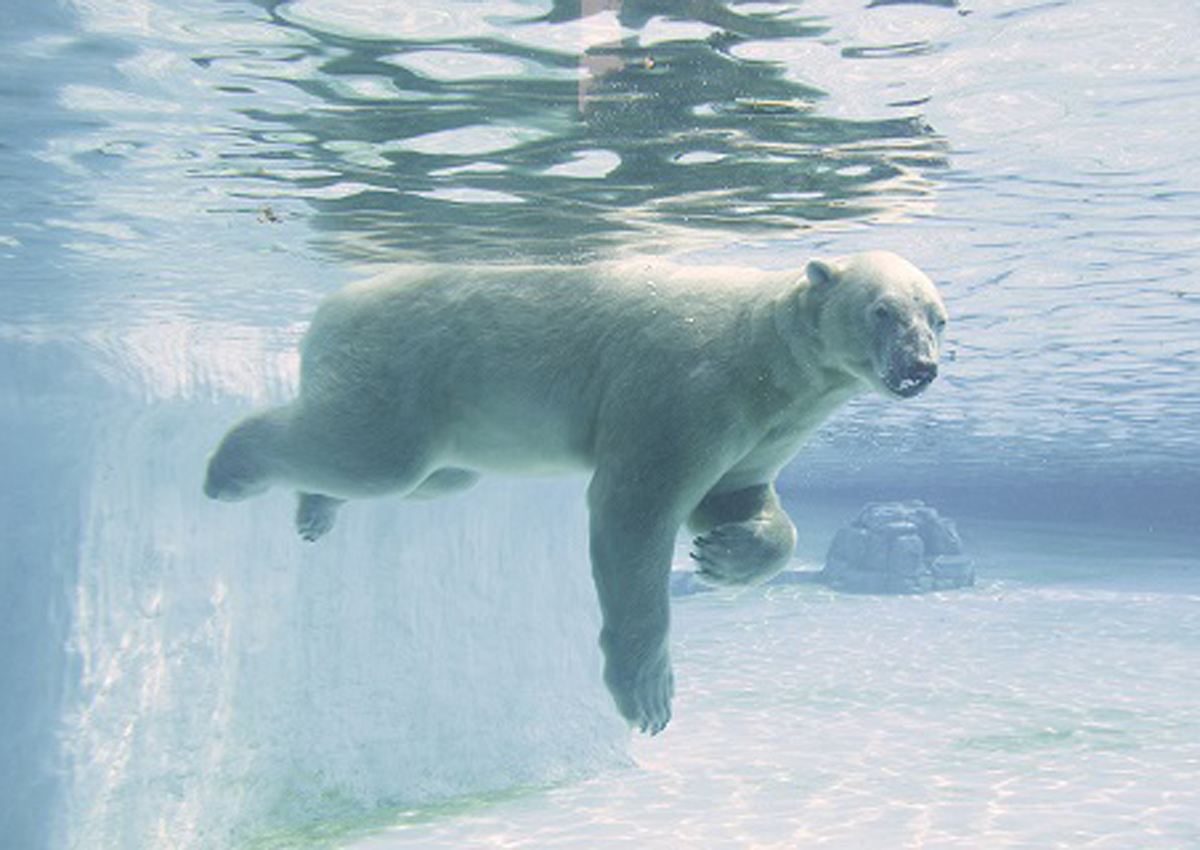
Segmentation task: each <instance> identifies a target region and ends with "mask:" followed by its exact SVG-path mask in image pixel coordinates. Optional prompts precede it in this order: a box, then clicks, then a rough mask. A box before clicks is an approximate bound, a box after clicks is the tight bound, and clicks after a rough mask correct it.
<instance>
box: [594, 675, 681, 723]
mask: <svg viewBox="0 0 1200 850" xmlns="http://www.w3.org/2000/svg"><path fill="white" fill-rule="evenodd" d="M604 679H605V682H606V683H607V684H608V690H609V692H611V693H612V695H613V699H614V700H615V701H616V703H617V710H618V711H620V712H621V716H622V717H624V718H625V719H626V720H628V721H629V723H630V724H631V725H632V726H634V727H635V728H636V729H637V730H638V731H639V732H643V733H646V734H649V735H657V734H658V733H659V732H661V731H662V730H663V729H665V728H666V727H667V724H668V723H669V722H671V698H672V697H673V696H674V695H675V677H674V675H673V674H672V672H671V662H670V661H669V660H667V659H663V660H661V661H654V662H651V663H648V664H646V665H644V666H643V667H642V668H641V669H639V670H636V671H631V672H630V673H623V672H621V671H619V670H614V669H613V665H612V664H609V665H608V668H607V669H606V670H605V676H604Z"/></svg>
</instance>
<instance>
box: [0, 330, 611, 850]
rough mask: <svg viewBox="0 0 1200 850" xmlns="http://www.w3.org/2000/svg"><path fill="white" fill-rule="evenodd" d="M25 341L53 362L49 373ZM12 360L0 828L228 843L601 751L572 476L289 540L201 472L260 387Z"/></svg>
mask: <svg viewBox="0 0 1200 850" xmlns="http://www.w3.org/2000/svg"><path fill="white" fill-rule="evenodd" d="M150 351H151V352H152V351H153V347H151V348H150ZM144 352H145V347H144V346H143V353H144ZM77 353H78V352H76V354H77ZM94 354H95V352H90V353H89V354H88V357H87V358H82V357H75V356H66V357H65V360H64V361H63V362H64V363H65V362H73V363H76V364H78V363H80V362H83V361H85V360H87V359H100V360H102V359H103V358H102V357H101V358H96V357H94V356H93V355H94ZM35 359H37V360H39V361H41V362H42V367H41V368H42V369H43V371H44V372H45V373H46V377H47V379H48V380H49V379H51V378H53V377H54V376H55V375H57V379H55V380H50V383H51V384H52V385H53V384H57V385H60V386H61V385H62V383H63V380H62V378H63V376H64V375H67V374H69V373H70V372H71V370H70V369H67V368H65V367H64V366H63V365H62V364H60V363H59V362H58V360H57V359H56V358H54V357H49V358H47V357H46V356H39V358H35ZM185 359H186V358H185ZM17 361H19V362H16V363H15V364H13V365H14V367H15V368H14V371H13V372H10V374H18V375H19V374H24V375H26V376H27V377H28V378H29V380H30V386H29V388H28V389H29V392H28V393H27V394H26V396H25V397H23V398H22V399H14V397H13V395H14V392H15V390H14V388H13V387H12V386H6V387H5V389H6V398H5V399H4V401H5V403H6V404H7V405H8V406H9V408H10V409H12V408H15V407H17V406H19V407H21V409H22V410H23V411H29V410H37V411H40V412H39V414H38V416H37V417H32V418H31V417H28V416H27V417H26V418H27V419H28V425H27V427H26V428H25V429H24V431H23V432H21V433H15V432H9V433H7V434H6V438H5V440H4V442H3V443H2V444H0V448H2V449H3V452H4V462H5V465H4V471H5V474H6V477H7V478H8V479H9V481H10V482H13V481H15V482H16V484H17V486H16V487H15V488H14V487H12V486H6V488H5V489H4V494H5V495H4V498H5V502H4V505H5V508H6V509H7V511H8V515H9V516H10V517H22V518H25V519H26V520H27V522H26V523H25V524H22V525H19V526H14V525H13V524H10V527H9V528H8V529H7V530H6V532H5V534H6V541H7V544H8V545H7V547H6V549H7V551H6V553H5V555H4V562H3V563H4V569H3V582H4V584H3V587H4V597H3V598H4V604H5V609H6V615H7V616H6V617H4V618H2V620H0V623H2V625H0V628H3V630H4V631H3V634H2V635H0V637H3V638H5V640H6V643H7V645H8V647H9V649H10V651H9V653H8V656H11V657H8V656H6V657H5V659H4V668H3V669H4V670H5V677H6V679H8V680H9V681H7V682H6V684H7V685H10V686H11V687H6V688H4V689H0V711H2V712H3V715H0V721H3V723H4V726H3V730H4V731H3V733H2V741H3V747H4V755H5V756H6V758H5V759H4V760H3V762H4V764H5V765H6V769H5V772H4V774H0V781H2V782H3V786H2V791H3V793H4V795H5V798H6V801H5V807H6V809H7V808H9V806H10V805H11V804H15V806H16V807H20V808H19V809H18V810H16V811H14V810H10V811H9V813H8V814H7V815H6V820H10V821H11V824H6V826H9V825H12V826H13V827H14V828H15V829H16V828H19V829H20V830H22V831H20V832H17V833H15V834H17V835H19V836H22V839H23V840H22V843H21V844H20V845H19V846H47V845H53V846H59V845H60V844H62V845H65V846H70V847H80V848H82V847H89V848H90V847H139V848H154V847H164V848H166V847H169V848H187V847H226V846H231V845H234V844H240V843H243V842H246V841H253V840H255V839H258V838H262V837H264V836H271V835H278V834H289V833H292V832H294V831H296V830H301V831H302V830H303V829H304V827H305V826H306V825H311V824H313V823H315V822H321V821H329V820H334V821H337V820H342V819H348V818H353V817H361V816H362V815H363V813H367V812H372V811H376V812H378V811H380V810H386V809H387V808H388V807H392V806H397V807H400V806H410V805H413V804H419V803H421V802H424V801H430V800H435V799H441V798H447V797H455V796H460V795H467V794H474V793H479V792H486V791H492V790H498V789H502V788H507V787H511V786H514V785H519V784H525V783H539V782H546V781H553V780H556V779H562V778H564V777H568V776H578V775H581V774H584V773H588V772H591V771H594V770H596V769H599V768H603V767H606V766H610V765H613V764H617V763H621V762H622V761H623V760H624V755H623V751H624V743H625V740H626V737H627V733H626V732H625V731H624V729H623V725H622V724H621V723H620V721H619V720H618V719H617V716H616V713H615V710H614V709H613V708H612V706H611V702H610V700H609V697H608V696H607V694H606V693H605V692H604V690H603V687H602V685H601V677H600V670H601V660H600V657H599V651H598V649H597V647H596V634H597V630H598V618H599V613H598V607H597V604H596V602H595V598H594V594H593V591H592V589H591V586H590V574H589V569H588V565H587V554H586V553H587V545H586V515H585V512H584V504H583V488H584V482H583V481H582V480H572V479H550V480H541V481H511V480H510V481H500V480H493V481H488V482H485V483H484V484H482V485H481V486H480V487H479V488H477V489H476V490H475V491H472V492H469V493H466V494H463V495H461V496H457V497H451V498H447V499H444V500H440V501H434V502H404V501H400V500H379V501H376V502H362V503H354V504H351V505H349V506H347V507H346V508H345V509H344V510H343V512H342V515H341V517H340V521H339V526H338V528H337V529H335V530H334V532H332V533H331V534H330V535H329V536H328V537H327V538H325V539H323V540H322V541H321V542H320V543H318V544H315V545H313V544H305V543H303V542H302V541H301V540H300V539H299V538H298V537H297V536H296V535H295V533H294V532H293V530H292V528H291V515H292V510H293V502H292V497H291V495H290V494H287V493H282V492H280V493H272V494H269V495H268V496H266V497H264V498H261V499H259V500H255V501H251V502H247V503H243V504H238V505H229V504H223V503H216V502H210V501H208V500H206V499H205V498H204V497H203V495H202V493H201V492H200V482H201V480H202V472H203V468H204V463H205V460H206V456H207V454H208V452H209V451H210V450H211V448H212V446H213V445H214V444H215V442H216V441H217V440H218V439H219V437H220V436H221V434H222V433H223V431H224V429H225V428H226V427H228V425H230V424H231V423H232V422H234V421H236V419H237V418H238V417H239V416H241V415H243V414H244V413H245V412H247V411H248V410H249V409H250V407H251V406H253V404H256V403H261V400H260V401H257V402H254V401H251V400H249V399H247V398H233V397H230V396H229V395H227V394H224V393H223V392H215V393H214V392H211V391H210V392H204V391H202V390H201V389H199V388H198V386H197V385H195V384H191V385H189V384H184V385H182V386H175V387H174V388H173V390H172V391H171V392H160V391H162V390H164V389H166V388H164V387H162V386H158V387H155V386H153V385H150V386H147V385H145V384H143V386H141V387H139V388H131V387H129V386H121V385H120V384H119V383H114V382H119V381H120V380H121V375H122V373H125V372H127V373H129V374H134V373H138V374H142V375H143V376H148V378H149V379H150V380H151V384H152V383H153V377H154V376H153V370H149V369H146V368H143V367H144V366H145V364H139V363H136V362H133V363H130V362H128V361H129V358H128V357H124V358H123V362H124V365H123V366H120V367H117V368H112V367H111V366H110V367H108V368H105V369H103V370H101V373H100V374H93V373H88V374H85V375H82V376H81V377H80V378H79V380H77V381H74V382H73V383H72V386H71V388H68V389H64V391H63V392H62V393H56V394H51V395H47V394H46V392H45V384H44V383H43V382H40V380H39V377H38V376H37V375H34V374H32V370H33V366H32V363H33V360H31V358H30V356H29V354H28V351H25V352H24V354H22V355H21V356H19V357H17ZM110 362H115V361H110ZM168 365H169V364H168ZM242 377H243V378H244V377H246V376H242ZM259 377H260V378H262V379H263V380H262V382H261V383H262V384H263V385H266V386H270V385H272V381H270V380H268V378H269V376H265V375H263V376H259ZM274 383H275V384H276V385H278V384H282V383H286V381H282V382H281V381H275V382H274ZM210 390H211V388H210ZM52 420H53V422H57V427H58V430H57V432H56V431H55V429H54V428H53V427H51V425H52V424H53V422H52ZM64 450H65V452H66V453H65V454H62V453H61V452H63V451H64ZM56 453H58V454H56ZM51 456H54V457H55V458H56V460H55V462H54V463H53V464H51V463H49V462H48V458H49V457H51ZM42 466H44V467H46V472H42V471H40V469H39V467H42ZM35 469H39V471H38V472H34V471H33V470H35ZM9 609H12V610H9ZM14 646H15V647H16V649H17V650H18V651H17V652H13V651H12V647H14ZM7 766H11V767H7ZM31 778H32V780H33V782H31ZM18 811H25V812H27V813H28V816H27V817H25V818H24V820H23V821H19V819H18V817H17V812H18ZM8 834H9V835H10V836H11V835H13V834H14V833H11V832H10V833H8Z"/></svg>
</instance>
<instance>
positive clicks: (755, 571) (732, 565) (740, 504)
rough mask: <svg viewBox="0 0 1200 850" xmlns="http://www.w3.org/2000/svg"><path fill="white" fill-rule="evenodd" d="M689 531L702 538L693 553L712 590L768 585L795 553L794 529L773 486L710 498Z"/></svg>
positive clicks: (698, 508)
mask: <svg viewBox="0 0 1200 850" xmlns="http://www.w3.org/2000/svg"><path fill="white" fill-rule="evenodd" d="M688 525H689V526H690V527H691V528H692V530H693V531H697V532H700V534H699V536H697V537H696V539H695V540H694V541H693V545H694V546H695V550H694V551H693V552H692V558H693V559H694V560H695V561H696V565H697V567H698V568H699V571H698V574H699V576H700V578H702V579H704V580H705V581H708V582H711V583H713V584H721V585H746V584H754V583H756V582H759V581H763V580H765V579H768V578H770V577H771V576H773V575H775V574H776V573H777V572H779V571H780V570H781V569H783V568H784V566H786V565H787V562H788V561H789V560H791V557H792V553H793V552H794V551H795V549H796V526H794V525H793V524H792V521H791V519H790V518H789V517H788V515H787V514H786V513H784V510H783V508H782V507H781V506H780V504H779V497H778V496H777V495H776V493H775V488H774V486H772V485H770V484H758V485H755V486H753V487H747V488H744V489H742V490H735V491H733V492H727V493H710V494H709V495H707V496H705V497H704V500H703V501H702V502H701V503H700V505H699V507H697V508H696V510H695V511H693V512H692V516H691V518H690V519H689V521H688Z"/></svg>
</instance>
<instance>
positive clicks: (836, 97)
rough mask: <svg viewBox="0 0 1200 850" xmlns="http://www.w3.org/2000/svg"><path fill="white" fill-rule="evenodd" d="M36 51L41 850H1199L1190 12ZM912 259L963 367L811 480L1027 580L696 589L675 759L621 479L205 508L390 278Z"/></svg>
mask: <svg viewBox="0 0 1200 850" xmlns="http://www.w3.org/2000/svg"><path fill="white" fill-rule="evenodd" d="M0 22H3V26H0V80H4V81H5V82H4V85H3V86H2V87H0V180H2V181H3V186H4V191H3V192H0V269H3V271H2V273H0V281H3V287H4V290H3V292H4V301H3V303H4V307H3V309H2V310H0V363H2V364H3V365H2V367H0V405H2V407H0V409H2V410H3V412H4V422H5V426H4V428H3V429H2V430H0V480H2V481H3V482H4V485H3V487H0V500H3V501H2V504H3V507H4V509H5V515H6V516H9V517H12V518H14V521H13V522H11V523H9V525H8V527H7V529H6V530H5V532H3V544H4V545H3V547H2V548H0V551H3V552H4V556H3V558H0V565H2V568H0V577H2V578H0V606H2V607H0V645H3V646H4V647H5V649H4V650H3V651H2V652H0V676H2V679H0V729H2V730H4V731H3V732H2V733H0V800H3V803H0V835H3V836H5V842H4V843H5V844H6V846H8V845H11V846H14V847H42V846H75V847H154V846H160V847H185V846H197V847H205V846H230V845H254V844H258V845H260V846H296V845H299V846H305V845H308V846H320V845H322V844H326V845H328V844H333V845H335V846H339V845H345V844H347V843H351V842H354V841H362V842H365V843H366V845H367V846H380V845H382V846H388V845H389V844H391V843H417V844H422V843H425V844H430V845H437V844H439V843H440V844H442V845H443V846H463V845H466V844H470V843H472V842H475V843H489V842H490V843H497V842H513V843H522V842H524V843H527V844H528V845H529V846H543V845H553V844H560V845H561V844H574V845H576V846H579V845H583V846H595V845H596V844H598V843H604V842H612V843H619V842H620V841H626V842H632V843H636V844H637V845H638V846H668V845H672V846H678V845H679V844H680V843H681V842H682V843H689V842H690V843H695V844H721V843H729V844H750V843H757V844H762V845H765V846H796V845H803V844H806V843H816V841H817V840H818V839H822V840H826V841H828V842H829V843H832V844H833V845H834V846H870V845H879V846H896V845H903V846H946V847H953V846H980V844H981V843H982V844H986V845H988V846H1055V845H1059V846H1112V847H1128V846H1147V847H1188V846H1198V845H1200V819H1198V818H1197V817H1196V816H1195V814H1194V812H1195V811H1196V810H1197V805H1196V803H1197V800H1196V792H1195V788H1196V787H1197V786H1198V785H1200V783H1198V782H1197V779H1198V777H1197V776H1196V764H1197V760H1198V758H1200V754H1197V752H1196V744H1195V742H1196V741H1197V740H1200V735H1197V734H1196V733H1197V731H1198V730H1197V725H1198V723H1200V719H1198V717H1197V714H1196V712H1195V709H1194V708H1193V703H1194V694H1195V689H1196V686H1197V685H1198V684H1200V682H1198V680H1197V674H1196V673H1195V672H1194V671H1195V670H1196V669H1198V665H1197V661H1198V660H1200V659H1198V658H1197V653H1198V647H1200V642H1198V639H1197V636H1198V635H1200V622H1198V621H1197V616H1196V605H1197V600H1198V599H1200V588H1198V587H1197V584H1196V575H1197V571H1198V570H1200V560H1198V559H1197V557H1196V554H1195V553H1196V528H1197V527H1198V522H1197V520H1198V517H1200V488H1198V487H1197V485H1196V483H1195V482H1196V481H1197V475H1198V473H1200V469H1198V466H1200V461H1198V460H1197V458H1200V451H1198V449H1200V445H1198V443H1200V436H1198V435H1200V429H1198V428H1197V427H1196V423H1197V422H1200V382H1198V381H1197V376H1198V375H1200V345H1198V344H1197V342H1196V334H1195V330H1194V329H1195V327H1196V326H1197V324H1196V323H1197V321H1200V284H1197V280H1200V275H1198V272H1200V259H1198V258H1200V250H1198V249H1200V237H1198V236H1197V228H1196V221H1197V218H1198V217H1200V177H1198V176H1197V175H1198V174H1200V169H1198V168H1197V164H1198V163H1197V160H1198V159H1200V155H1198V154H1196V153H1195V151H1194V147H1195V146H1194V145H1192V144H1190V139H1192V138H1193V137H1195V136H1196V135H1197V131H1198V130H1200V57H1197V54H1196V52H1195V49H1194V43H1195V36H1196V33H1197V32H1200V10H1197V9H1196V7H1195V6H1194V4H1192V3H1190V2H1186V1H1185V0H1177V1H1176V2H1172V0H1162V2H1159V3H1155V4H1153V5H1152V8H1138V7H1136V6H1133V5H1130V4H1123V3H1119V2H1116V0H1064V1H1063V2H1052V3H1039V2H1031V0H979V2H967V0H964V2H955V0H944V1H942V0H939V2H915V0H914V2H907V3H904V2H900V3H897V2H883V0H873V2H861V3H854V4H846V3H841V2H832V0H831V1H830V2H823V0H814V1H813V2H805V3H800V4H787V5H785V4H774V3H769V2H768V3H760V2H754V3H722V2H699V3H675V2H664V3H654V4H651V3H645V2H635V0H626V2H624V3H623V4H620V3H617V2H594V3H593V2H588V0H585V2H583V3H582V4H573V3H551V2H548V0H529V2H525V1H524V0H521V2H517V0H514V1H513V2H509V3H504V4H482V3H473V2H467V0H458V1H457V2H454V3H424V2H414V3H407V4H383V3H379V2H368V0H297V2H289V3H276V2H266V0H261V2H250V0H245V2H216V0H211V2H196V3H187V4H184V3H181V2H173V0H141V2H135V3H116V2H109V0H79V2H76V3H74V4H73V5H71V6H62V7H59V6H45V7H44V8H43V7H42V6H40V5H38V4H33V5H30V4H19V3H18V2H16V0H3V2H0ZM867 247H871V248H891V249H894V250H897V251H899V252H901V253H903V254H905V255H906V256H909V257H910V258H911V259H913V260H914V261H915V262H916V263H917V264H918V265H919V266H921V267H922V268H924V269H925V270H927V271H928V272H929V273H930V274H931V276H933V277H934V278H935V279H936V280H938V282H939V284H940V286H941V287H942V290H943V293H944V294H945V296H946V299H947V302H948V304H949V307H950V310H951V313H952V316H953V324H952V327H951V337H950V341H949V348H950V352H951V359H950V361H949V362H947V363H945V364H944V365H943V378H942V379H941V380H939V382H938V384H936V385H935V386H934V388H933V389H932V390H931V391H930V392H929V393H927V394H926V395H924V396H922V398H921V399H919V400H918V401H916V402H914V403H911V404H905V405H886V404H884V403H883V402H881V401H880V400H878V399H864V400H862V401H860V402H856V403H854V404H853V405H851V407H850V408H848V409H847V410H846V411H844V412H843V413H842V414H840V415H839V416H838V417H837V418H836V419H835V421H834V422H832V423H831V424H830V425H829V426H828V427H827V428H825V429H824V430H823V431H822V432H821V433H820V434H819V435H818V438H817V440H816V441H815V442H814V444H813V445H811V446H810V447H808V448H807V449H806V450H805V451H804V453H803V454H802V455H801V458H800V460H799V461H798V462H797V463H796V464H794V465H793V466H792V467H790V468H789V469H788V470H787V471H786V472H785V475H784V478H783V480H782V481H781V486H782V489H783V490H784V492H785V496H786V498H787V501H788V504H789V508H790V509H791V510H792V512H793V514H794V515H795V516H796V518H797V521H798V524H799V525H800V528H801V534H802V537H803V538H804V539H803V541H802V551H801V557H802V558H804V559H806V560H808V561H814V560H816V559H819V557H820V555H821V553H822V551H823V548H824V546H825V544H826V543H827V541H828V539H829V536H830V535H831V534H832V532H833V530H834V529H835V528H836V527H837V525H838V524H840V523H842V522H845V521H846V520H847V519H848V518H849V517H850V516H852V515H853V513H854V511H855V510H856V508H857V505H858V504H859V503H860V502H861V501H863V500H866V499H875V498H890V497H895V496H898V497H911V496H920V497H924V498H926V499H927V500H929V501H930V502H931V503H933V504H934V505H936V506H937V507H938V508H939V509H940V510H942V512H943V513H946V514H948V515H950V516H954V517H957V518H959V519H960V524H961V525H962V528H963V531H964V533H965V535H966V536H967V540H968V544H969V545H970V546H971V547H972V550H973V552H974V553H975V554H976V556H977V557H978V558H979V561H980V567H981V574H982V575H983V577H984V581H983V584H982V585H981V587H980V588H979V589H978V590H977V591H975V592H972V593H964V594H958V595H949V594H947V595H945V596H941V597H934V598H929V599H908V600H882V599H858V598H846V597H840V596H833V595H829V594H826V593H824V592H821V591H818V590H816V589H813V588H788V589H786V590H785V589H778V590H772V591H757V592H751V593H747V594H743V595H741V596H738V597H734V598H728V597H719V598H714V597H705V598H694V599H685V600H678V601H677V605H676V616H675V622H676V625H675V649H674V652H675V656H676V663H677V665H678V670H677V673H678V678H679V682H680V694H679V697H678V704H677V706H676V709H677V710H676V719H675V720H674V721H673V723H672V726H671V727H670V729H669V730H668V731H667V732H666V733H665V734H664V735H663V736H661V737H659V738H656V739H654V740H652V741H644V740H640V739H639V740H633V741H631V742H630V741H627V738H626V736H625V734H624V733H623V731H622V730H620V728H619V724H617V723H616V721H615V719H614V718H613V716H612V713H611V710H610V708H609V704H608V702H607V697H606V695H605V694H604V693H603V692H602V690H601V689H600V687H599V685H598V672H597V671H598V669H599V663H600V662H599V658H598V655H597V653H596V650H595V647H594V640H593V634H594V631H595V625H596V617H597V614H596V611H595V610H594V602H593V600H592V597H591V594H590V590H589V587H588V577H587V565H586V558H585V548H586V547H585V541H584V531H583V527H584V526H583V522H584V520H583V514H582V505H581V501H580V498H579V497H580V494H581V492H582V486H583V484H582V482H580V481H574V480H567V481H564V482H521V483H511V482H510V483H505V482H493V483H491V484H489V486H488V487H487V488H486V489H484V490H482V491H480V492H478V493H472V494H470V495H469V496H467V497H464V498H462V499H457V500H451V501H446V502H441V503H433V504H429V505H412V504H395V503H390V502H380V503H378V504H370V505H361V506H355V510H354V511H352V512H348V513H347V514H346V518H345V521H346V526H345V527H343V528H341V529H339V536H338V537H337V538H336V539H331V540H329V541H326V542H324V543H322V544H321V546H319V547H312V548H306V547H302V546H301V545H300V544H299V543H298V542H296V541H294V540H293V538H292V536H291V533H290V532H289V530H288V516H289V513H290V504H289V503H288V501H287V499H286V498H284V497H283V496H272V497H270V498H268V499H265V500H263V501H261V502H255V503H250V504H248V505H246V506H238V507H234V508H231V507H229V506H226V505H216V504H210V503H206V502H205V501H204V500H203V498H202V496H201V494H200V492H199V480H200V475H201V471H202V469H203V463H204V458H205V455H206V453H207V452H208V451H209V449H210V447H211V445H212V444H213V442H214V441H215V440H216V438H217V437H218V436H219V435H220V433H221V432H222V431H223V429H224V428H225V427H226V426H227V425H228V423H229V422H230V421H232V420H233V419H235V418H236V417H237V416H239V415H241V414H242V413H243V412H244V411H246V410H248V409H250V408H252V407H254V406H258V405H261V404H263V403H265V402H267V401H269V400H278V399H281V398H284V397H286V396H287V395H288V394H289V393H291V392H292V391H293V389H294V384H295V369H296V360H295V354H294V350H295V344H296V341H297V340H298V338H299V336H300V335H301V334H302V332H303V329H304V327H305V323H306V322H307V319H308V317H309V316H310V315H311V312H312V309H313V307H314V306H315V304H316V303H317V302H318V301H319V300H320V298H321V296H322V295H324V294H326V293H328V292H330V291H333V290H334V289H336V288H337V287H338V286H340V285H341V284H342V283H343V282H345V281H347V280H350V279H353V278H354V277H356V276H358V275H359V274H360V273H362V272H363V270H364V268H365V267H368V266H372V265H375V264H380V263H388V262H395V261H414V260H417V261H423V260H431V261H439V262H455V261H458V260H462V259H472V260H477V259H486V260H496V261H506V260H514V259H528V258H537V259H544V260H552V261H555V262H565V263H577V262H587V261H588V260H590V259H593V258H596V257H607V256H612V255H614V254H618V253H635V252H653V253H669V254H671V255H674V256H676V257H678V258H679V259H680V260H681V261H683V262H692V263H704V262H710V261H713V260H721V261H734V262H739V263H747V264H755V265H761V266H768V267H785V266H796V265H799V264H801V263H803V262H804V261H805V260H806V259H807V258H808V257H809V256H812V255H834V254H838V253H844V252H849V251H853V250H861V249H863V248H867ZM518 565H519V566H518ZM588 777H590V778H588ZM447 801H449V802H447Z"/></svg>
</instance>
